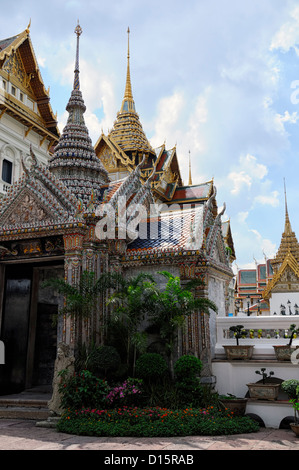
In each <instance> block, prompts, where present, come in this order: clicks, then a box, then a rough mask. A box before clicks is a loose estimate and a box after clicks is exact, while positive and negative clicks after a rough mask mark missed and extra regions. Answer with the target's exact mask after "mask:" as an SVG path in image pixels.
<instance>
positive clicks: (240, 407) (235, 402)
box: [220, 398, 248, 416]
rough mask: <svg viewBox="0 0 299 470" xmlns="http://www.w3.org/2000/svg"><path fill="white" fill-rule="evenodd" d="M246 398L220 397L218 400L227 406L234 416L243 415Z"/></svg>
mask: <svg viewBox="0 0 299 470" xmlns="http://www.w3.org/2000/svg"><path fill="white" fill-rule="evenodd" d="M247 401H248V398H220V402H221V403H222V405H223V406H224V407H225V408H228V409H229V410H230V411H232V412H233V413H234V415H235V416H244V414H245V411H246V404H247Z"/></svg>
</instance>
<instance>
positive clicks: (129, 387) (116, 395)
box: [106, 377, 142, 406]
mask: <svg viewBox="0 0 299 470" xmlns="http://www.w3.org/2000/svg"><path fill="white" fill-rule="evenodd" d="M141 388H142V380H140V379H133V378H130V377H129V378H128V379H127V380H125V382H124V383H123V384H121V385H118V386H117V387H114V388H112V390H110V392H109V393H108V395H107V396H106V400H107V402H108V403H109V405H110V406H111V405H112V406H115V405H118V404H119V403H121V404H122V405H124V404H130V403H134V402H136V400H137V398H138V395H141V393H142V392H141Z"/></svg>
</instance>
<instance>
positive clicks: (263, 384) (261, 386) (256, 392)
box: [247, 367, 280, 400]
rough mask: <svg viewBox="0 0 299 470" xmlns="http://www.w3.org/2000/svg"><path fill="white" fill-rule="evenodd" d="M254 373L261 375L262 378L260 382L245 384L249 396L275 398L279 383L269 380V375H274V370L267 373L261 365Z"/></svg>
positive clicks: (263, 398)
mask: <svg viewBox="0 0 299 470" xmlns="http://www.w3.org/2000/svg"><path fill="white" fill-rule="evenodd" d="M255 373H256V374H258V375H261V376H262V380H261V381H260V382H256V383H249V384H247V387H248V389H249V396H250V398H255V399H259V400H260V399H262V400H277V397H278V392H279V387H280V384H279V383H273V382H272V383H271V382H270V380H269V379H270V377H271V376H272V375H274V372H273V371H270V372H269V374H267V372H266V368H265V367H262V368H261V370H256V371H255Z"/></svg>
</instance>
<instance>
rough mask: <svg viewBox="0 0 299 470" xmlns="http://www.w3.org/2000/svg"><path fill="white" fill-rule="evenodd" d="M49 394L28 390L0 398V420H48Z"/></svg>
mask: <svg viewBox="0 0 299 470" xmlns="http://www.w3.org/2000/svg"><path fill="white" fill-rule="evenodd" d="M50 398H51V394H50V393H42V392H39V391H38V390H37V392H36V391H35V390H29V391H25V392H22V393H19V394H14V395H2V396H0V418H14V419H35V420H44V419H48V417H49V416H50V412H49V409H48V401H49V400H50Z"/></svg>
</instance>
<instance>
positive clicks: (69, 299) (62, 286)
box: [43, 271, 118, 319]
mask: <svg viewBox="0 0 299 470" xmlns="http://www.w3.org/2000/svg"><path fill="white" fill-rule="evenodd" d="M117 279H118V276H115V275H113V274H109V273H108V274H102V275H101V276H100V277H99V278H98V279H95V274H94V272H91V271H83V273H82V276H81V277H80V279H79V283H78V284H77V285H71V284H69V283H68V282H67V281H65V280H64V279H59V278H53V279H49V280H47V281H45V282H44V283H43V287H47V286H50V287H53V289H55V290H57V292H58V293H59V294H62V295H63V296H64V300H65V302H64V306H63V307H62V309H61V310H60V313H61V314H63V315H68V316H71V317H72V318H81V319H84V318H88V317H90V316H91V315H92V313H93V312H94V311H95V309H96V307H97V300H98V296H99V294H100V293H102V292H104V291H106V289H108V288H112V287H114V286H115V283H116V281H117Z"/></svg>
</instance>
